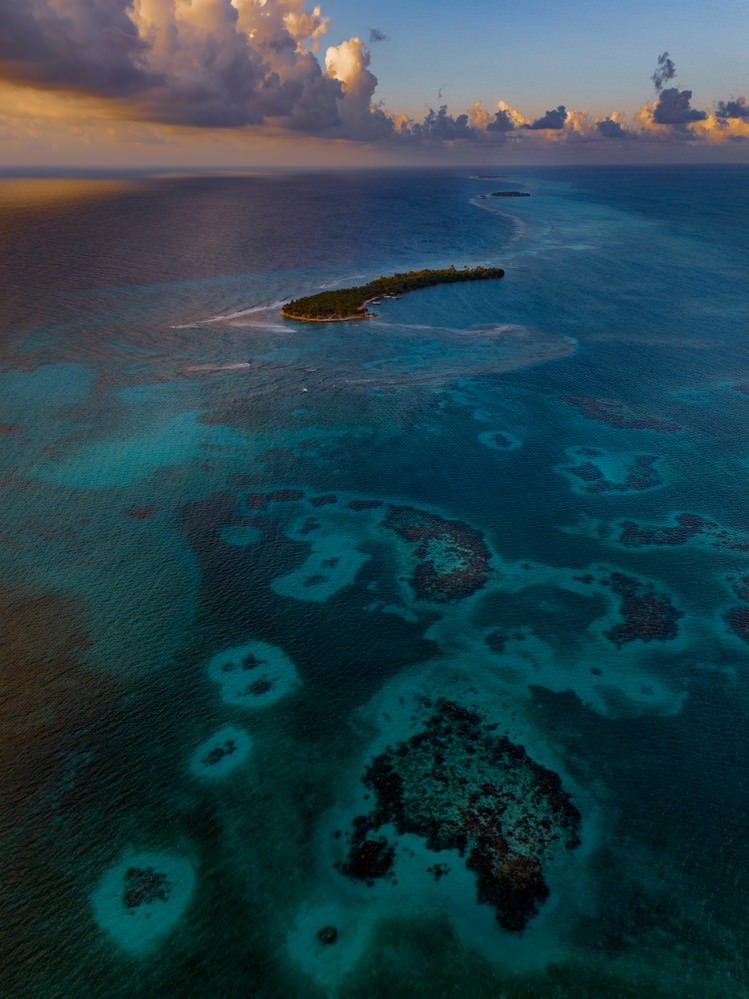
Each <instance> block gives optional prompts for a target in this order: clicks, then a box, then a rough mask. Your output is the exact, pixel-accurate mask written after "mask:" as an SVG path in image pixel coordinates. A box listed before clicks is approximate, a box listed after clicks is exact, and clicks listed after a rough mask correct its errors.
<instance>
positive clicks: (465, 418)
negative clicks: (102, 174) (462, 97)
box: [0, 167, 749, 999]
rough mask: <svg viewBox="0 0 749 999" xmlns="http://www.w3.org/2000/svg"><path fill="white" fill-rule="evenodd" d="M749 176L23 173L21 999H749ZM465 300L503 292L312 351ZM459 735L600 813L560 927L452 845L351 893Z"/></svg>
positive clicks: (574, 857)
mask: <svg viewBox="0 0 749 999" xmlns="http://www.w3.org/2000/svg"><path fill="white" fill-rule="evenodd" d="M479 172H480V173H487V172H489V171H479ZM748 181H749V169H747V168H739V167H712V168H689V169H676V168H664V167H658V168H647V169H646V168H626V169H623V168H622V169H613V168H611V169H600V170H584V169H568V170H542V169H528V170H514V171H513V172H512V173H511V174H505V175H502V173H501V171H499V170H498V171H497V176H496V177H493V178H491V179H489V178H478V177H476V176H472V175H471V172H470V171H465V172H455V171H450V172H447V171H446V172H422V171H413V172H399V171H389V172H352V173H319V174H315V173H305V174H301V173H300V174H297V173H292V172H287V173H284V172H278V173H274V172H265V173H258V174H248V175H247V176H215V177H199V176H183V177H179V176H174V177H143V176H129V177H127V176H126V177H123V178H108V179H106V178H98V179H85V178H77V179H57V180H43V179H28V180H24V179H19V178H15V179H11V178H5V179H0V321H1V325H2V330H3V338H2V355H1V357H0V430H2V441H3V445H4V446H3V449H2V455H3V458H2V471H1V477H0V482H1V483H2V507H1V509H2V515H1V516H0V530H1V531H2V539H3V547H2V576H1V577H0V579H1V580H2V597H3V599H2V636H3V639H2V642H3V644H2V648H3V658H2V670H3V681H2V686H3V696H2V698H0V754H1V759H2V769H3V773H4V775H5V776H4V785H5V789H6V792H7V796H6V795H4V799H5V800H4V804H3V808H2V810H0V853H1V855H2V868H1V870H2V872H3V877H2V878H0V903H1V905H2V912H3V918H4V929H3V944H2V952H3V958H2V962H0V990H1V991H2V992H3V994H7V995H9V996H19V997H21V996H23V997H26V996H44V997H48V996H70V995H75V996H77V997H78V996H81V997H83V996H107V997H118V996H123V997H124V996H144V997H145V996H154V995H159V996H180V997H182V996H195V997H198V996H200V997H205V996H221V997H235V996H236V997H240V996H242V997H244V996H257V997H263V999H266V997H281V996H284V997H287V996H304V997H307V996H311V997H312V996H336V995H339V996H342V997H360V996H361V997H364V996H367V997H368V999H369V997H374V996H383V997H384V996H388V997H390V996H404V997H405V996H422V995H423V996H433V995H444V996H464V995H468V994H470V995H476V996H486V997H490V996H491V997H499V996H506V997H513V999H514V997H570V999H571V997H575V999H577V997H583V996H590V997H598V996H601V997H604V996H605V997H615V996H621V997H630V996H648V997H659V996H664V997H666V996H668V997H677V996H678V997H734V996H735V997H738V996H744V995H746V994H747V993H749V967H748V966H747V956H746V955H747V949H746V940H745V937H746V924H747V917H749V889H748V888H747V885H748V884H749V880H747V874H748V873H749V872H748V871H747V867H748V866H749V848H748V847H747V843H746V834H745V833H746V820H747V803H748V802H747V773H748V772H749V757H748V750H747V746H748V745H749V743H748V742H747V712H748V710H749V681H748V676H749V672H748V669H747V667H748V666H749V655H748V653H749V585H747V584H746V583H744V582H743V579H744V577H747V578H748V579H749V518H748V517H747V503H746V498H745V497H746V495H747V493H748V491H749V490H748V487H749V452H747V443H746V442H747V430H746V427H747V418H749V349H748V348H747V331H748V330H749V299H748V298H747V296H746V293H745V289H746V282H747V277H748V276H749V233H748V232H747V229H746V225H745V220H746V218H747V217H749V183H748ZM506 189H517V190H523V191H527V192H529V193H530V195H531V196H530V197H528V198H513V199H506V198H491V197H481V195H489V194H491V193H492V192H495V191H498V190H506ZM450 264H455V265H456V266H464V265H467V266H473V265H476V264H491V265H500V266H502V267H504V268H505V271H506V273H505V277H504V279H503V280H502V281H491V282H480V283H478V282H475V283H474V282H472V283H466V284H454V285H446V286H442V287H436V288H432V289H428V290H422V291H419V292H414V293H411V294H409V295H406V296H403V297H402V298H400V299H398V300H394V301H387V302H383V303H381V304H380V305H378V306H376V311H377V312H378V316H377V317H376V318H375V319H371V320H368V321H366V322H349V323H341V324H326V325H306V324H300V323H293V322H287V321H284V320H282V319H281V318H280V316H279V308H280V304H281V303H282V302H284V301H286V300H288V299H290V298H295V297H299V296H301V295H304V294H310V293H312V292H314V291H316V290H319V289H321V288H323V287H335V286H337V285H349V284H357V283H363V282H364V281H367V280H370V279H372V278H373V277H376V276H377V275H379V274H387V273H393V272H396V271H403V270H409V269H413V268H421V267H445V266H449V265H450ZM645 466H647V468H648V469H649V471H648V474H647V476H644V475H643V468H645ZM323 498H325V499H323ZM377 503H379V505H376V504H377ZM403 506H407V507H412V508H416V509H417V510H419V511H421V513H420V514H419V516H422V517H423V518H425V521H424V522H427V521H428V519H429V517H432V518H436V517H439V518H441V520H440V521H438V523H440V524H442V525H443V527H444V525H445V524H452V525H455V524H458V525H460V530H468V529H471V530H472V531H474V532H475V533H474V534H473V535H472V536H473V537H480V538H481V539H482V542H483V543H484V544H485V545H487V546H488V548H487V552H488V556H489V561H488V569H489V572H488V575H486V577H485V578H483V579H482V583H481V585H480V586H478V587H477V588H476V589H475V591H474V592H473V593H472V594H470V595H466V594H464V593H461V594H458V596H457V597H455V599H450V600H440V599H429V597H428V594H425V592H424V591H421V592H419V591H418V589H417V588H415V587H414V585H412V584H411V583H409V579H412V578H413V574H414V567H415V562H414V558H415V554H414V547H413V546H411V547H409V546H408V545H407V544H404V543H401V542H399V540H398V538H397V536H396V535H395V534H394V532H393V531H392V530H390V529H389V528H388V526H387V523H386V521H385V520H384V519H383V518H384V517H385V515H386V513H387V511H388V510H390V509H391V508H393V507H403ZM684 514H686V515H689V516H688V517H687V518H686V519H685V518H684V517H683V515H684ZM679 517H682V519H681V520H678V519H677V518H679ZM430 522H431V523H434V522H435V521H434V519H433V520H432V521H430ZM694 524H697V525H698V528H697V529H696V530H692V531H691V532H690V531H689V530H687V529H686V527H685V525H694ZM456 529H457V528H456ZM439 544H440V543H439V542H432V547H428V551H427V556H428V557H429V558H431V559H432V560H433V562H434V563H435V564H436V565H437V569H438V571H439V570H440V569H443V570H444V568H445V563H446V562H447V563H449V562H450V558H451V556H450V555H449V553H448V554H447V555H446V554H445V552H444V550H443V549H442V548H440V547H439ZM435 545H436V547H435ZM422 554H423V553H422ZM448 568H449V566H448ZM621 578H624V579H625V580H627V581H628V583H627V585H628V586H630V588H631V589H630V596H631V595H632V594H634V597H632V599H631V600H630V603H629V604H627V601H626V600H625V599H624V597H623V596H622V593H623V591H622V590H621V589H620V590H619V591H617V585H619V584H617V580H620V579H621ZM617 594H618V595H617ZM666 618H668V620H666ZM249 653H251V654H252V655H255V656H258V657H260V658H261V659H262V660H263V665H262V666H261V667H259V668H261V669H265V670H266V672H265V673H263V674H262V675H261V674H259V673H255V672H253V673H252V674H251V675H252V676H261V680H262V682H261V683H260V685H259V686H256V687H255V688H254V690H251V689H250V688H249V687H248V688H247V690H246V691H243V689H240V688H239V687H236V685H235V686H234V687H232V683H234V678H235V677H236V676H238V675H239V674H238V673H236V671H235V668H234V667H235V662H237V661H239V659H241V657H243V656H246V655H248V654H249ZM222 657H223V658H222ZM227 664H229V665H227ZM222 667H226V668H222ZM424 697H427V698H430V699H432V700H434V699H436V698H440V697H442V698H448V699H450V700H451V701H454V702H456V703H459V704H461V705H462V706H464V707H465V708H466V709H468V710H471V711H476V712H477V713H478V714H480V715H481V716H482V718H484V719H486V720H487V721H488V722H491V723H495V724H496V725H497V726H498V730H499V731H500V732H501V733H503V734H504V735H506V736H507V738H509V739H510V740H511V741H512V742H514V743H515V744H516V745H518V744H522V745H523V746H524V747H525V749H526V751H527V754H528V756H529V757H530V758H531V759H532V760H534V761H535V762H536V763H538V764H540V765H542V766H543V767H546V768H548V769H550V770H553V771H554V772H556V773H558V774H559V776H560V779H561V784H562V787H563V788H564V789H565V791H566V793H568V794H569V795H570V800H571V801H572V802H573V803H574V805H575V807H576V808H577V810H578V811H579V813H580V817H581V818H580V822H581V825H580V844H579V846H577V847H575V848H572V849H568V850H564V849H557V848H549V850H548V852H544V854H543V856H541V854H539V860H540V861H542V864H543V875H544V880H545V883H546V885H547V887H548V889H549V894H548V897H547V898H546V899H545V900H543V901H541V902H539V904H538V905H537V907H536V908H537V912H536V914H535V915H534V916H532V917H531V918H529V919H528V921H527V925H526V926H525V929H523V930H522V931H521V932H518V931H517V930H508V929H505V928H502V927H501V926H500V925H498V923H497V921H496V919H495V918H494V914H493V911H492V908H491V907H490V906H489V905H488V904H486V902H485V901H483V902H482V901H479V900H478V899H477V894H476V884H475V880H474V878H473V876H472V875H471V873H470V872H469V871H467V870H466V869H465V867H464V863H463V862H464V860H465V858H464V857H463V858H461V857H460V856H459V854H458V851H457V850H442V851H440V852H435V851H431V850H429V849H428V847H427V846H426V845H425V839H424V837H420V836H419V835H417V834H415V833H413V832H410V833H403V834H401V833H399V832H397V831H394V830H392V829H385V830H384V832H385V835H386V836H387V837H389V841H393V842H395V843H396V854H395V861H394V866H393V868H392V870H391V871H389V873H388V876H387V877H384V878H377V879H374V880H375V883H373V884H372V885H368V884H367V883H366V881H358V880H356V879H355V878H352V877H349V876H346V874H344V873H342V872H341V864H342V862H343V861H344V857H345V854H346V850H347V848H348V845H349V843H350V838H349V837H350V830H351V828H352V821H353V818H354V817H355V816H356V815H357V814H361V813H362V810H363V811H364V812H366V811H368V810H369V809H370V808H372V807H373V802H372V800H371V796H370V798H365V797H364V794H366V793H368V792H367V789H366V788H365V787H364V785H363V784H362V782H361V778H362V776H363V774H364V771H365V768H366V765H367V763H368V762H369V761H370V760H371V759H372V757H373V756H374V755H376V754H377V753H379V752H381V751H382V749H383V747H385V746H388V745H389V746H391V747H392V746H394V745H396V744H398V743H400V742H401V741H402V740H405V739H407V738H409V736H410V735H412V734H413V732H414V731H417V730H418V725H419V720H418V718H419V715H418V712H419V710H421V709H420V707H419V706H420V705H422V704H423V703H424V701H423V698H424ZM409 726H410V727H409ZM227 740H229V741H227ZM232 740H233V741H232ZM222 747H223V749H222ZM227 747H228V748H229V750H230V751H226V750H227ZM247 747H249V748H247ZM212 750H213V756H211V751H212ZM222 752H223V753H224V755H223V756H222ZM218 757H221V758H222V759H223V763H222V764H221V767H224V766H225V769H223V770H222V769H221V767H216V766H215V764H216V760H217V758H218ZM447 766H448V767H449V768H452V769H451V771H450V772H451V773H453V774H461V773H462V774H463V775H465V774H466V773H467V772H468V770H467V769H466V768H467V767H468V766H469V761H468V759H467V757H466V758H465V759H454V760H449V761H448V764H447ZM456 779H457V778H456ZM434 780H437V778H436V777H435V778H434ZM498 780H499V782H500V784H501V779H500V778H499V777H498ZM370 791H371V789H370ZM433 793H436V792H433V787H432V779H431V778H429V779H424V782H423V786H422V787H420V788H419V789H418V793H417V797H418V796H419V795H423V797H424V799H425V800H428V801H432V800H434V801H438V800H439V799H438V797H434V798H433V797H432V796H433ZM527 807H528V808H529V809H530V812H529V822H530V823H531V826H532V825H533V822H534V821H536V820H537V814H536V813H535V812H534V811H533V808H532V807H531V805H530V804H528V806H527ZM434 808H435V809H437V806H436V805H435V806H434ZM433 820H434V822H435V823H436V824H437V826H440V825H442V826H444V823H446V822H447V821H448V818H447V817H446V814H445V813H442V812H439V811H438V810H435V811H434V814H433ZM434 864H445V865H447V866H449V868H450V872H449V874H445V875H444V876H442V877H436V876H434V875H433V873H432V872H430V871H429V870H427V868H430V867H432V865H434ZM336 865H338V866H336ZM128 871H129V872H130V873H128ZM133 871H135V873H133ZM128 891H130V894H128ZM330 925H334V926H335V927H336V930H337V934H338V936H337V938H336V940H335V942H334V943H332V944H325V943H322V942H321V941H320V940H319V939H318V937H317V931H318V930H319V929H321V928H322V927H324V926H330Z"/></svg>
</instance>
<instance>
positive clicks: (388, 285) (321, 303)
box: [281, 266, 505, 323]
mask: <svg viewBox="0 0 749 999" xmlns="http://www.w3.org/2000/svg"><path fill="white" fill-rule="evenodd" d="M504 273H505V272H504V271H503V270H502V268H501V267H470V268H469V267H463V268H461V269H458V268H456V267H455V266H452V267H446V268H443V269H441V270H426V269H425V270H420V271H408V272H407V273H405V274H391V275H390V276H388V277H379V278H375V280H374V281H370V282H369V283H368V284H361V285H355V286H354V287H352V288H338V289H336V290H335V291H321V292H319V293H318V294H317V295H309V296H307V297H306V298H296V299H294V300H293V301H291V302H287V303H286V305H284V307H283V308H282V309H281V315H282V316H283V317H284V318H285V319H298V320H301V321H302V322H317V323H328V322H342V321H344V320H348V319H368V318H370V317H371V316H373V315H374V313H372V312H368V311H367V305H370V304H371V303H372V302H376V301H377V300H378V299H382V298H398V296H400V295H402V294H403V293H404V292H407V291H415V290H416V289H417V288H428V287H431V286H432V285H437V284H450V283H452V282H454V281H487V280H490V279H493V278H501V277H504Z"/></svg>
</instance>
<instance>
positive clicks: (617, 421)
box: [562, 395, 681, 433]
mask: <svg viewBox="0 0 749 999" xmlns="http://www.w3.org/2000/svg"><path fill="white" fill-rule="evenodd" d="M562 402H566V403H568V404H569V405H570V406H574V407H575V408H576V409H577V410H579V412H580V413H582V415H583V416H585V417H587V419H589V420H596V421H597V422H598V423H605V424H607V425H608V426H609V427H616V428H618V429H620V430H660V431H662V432H665V433H673V432H674V431H675V430H680V429H681V427H680V426H679V424H678V423H674V422H673V421H672V420H661V419H658V418H657V417H652V416H640V415H638V414H637V413H634V412H632V410H631V409H629V408H628V407H627V406H625V405H624V403H623V402H618V401H617V400H615V399H597V398H594V397H593V396H585V395H565V396H562Z"/></svg>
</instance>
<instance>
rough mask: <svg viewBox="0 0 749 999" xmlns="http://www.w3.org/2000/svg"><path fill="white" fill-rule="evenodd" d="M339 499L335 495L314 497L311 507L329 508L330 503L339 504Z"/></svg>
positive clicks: (327, 494) (310, 503)
mask: <svg viewBox="0 0 749 999" xmlns="http://www.w3.org/2000/svg"><path fill="white" fill-rule="evenodd" d="M337 502H338V497H337V496H336V494H335V493H326V494H325V495H324V496H312V497H311V498H310V501H309V505H310V506H328V505H329V504H330V503H337Z"/></svg>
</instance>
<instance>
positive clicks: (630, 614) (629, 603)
mask: <svg viewBox="0 0 749 999" xmlns="http://www.w3.org/2000/svg"><path fill="white" fill-rule="evenodd" d="M601 582H602V583H603V585H604V586H610V587H611V589H612V591H613V592H614V593H616V595H617V596H618V597H619V598H620V600H621V603H620V605H619V613H620V614H621V616H622V621H620V623H619V624H615V625H614V626H613V627H612V628H609V630H608V631H605V632H604V634H605V636H606V638H608V639H609V641H610V642H613V644H614V645H616V646H617V647H618V648H621V646H622V645H624V644H625V643H626V642H633V641H635V640H636V639H638V638H639V639H640V641H642V642H653V641H659V642H664V641H670V640H672V639H674V638H676V636H677V634H678V626H677V623H676V622H677V621H678V620H679V618H680V617H683V616H684V612H683V611H680V610H677V609H676V608H675V607H674V605H673V604H672V603H671V600H670V599H669V597H668V596H667V595H666V594H665V593H658V592H657V591H656V590H655V587H654V586H653V584H652V583H643V582H640V581H638V580H637V579H634V578H633V577H632V576H627V575H625V574H624V573H623V572H612V573H611V575H610V576H608V577H604V578H603V579H602V580H601Z"/></svg>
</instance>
